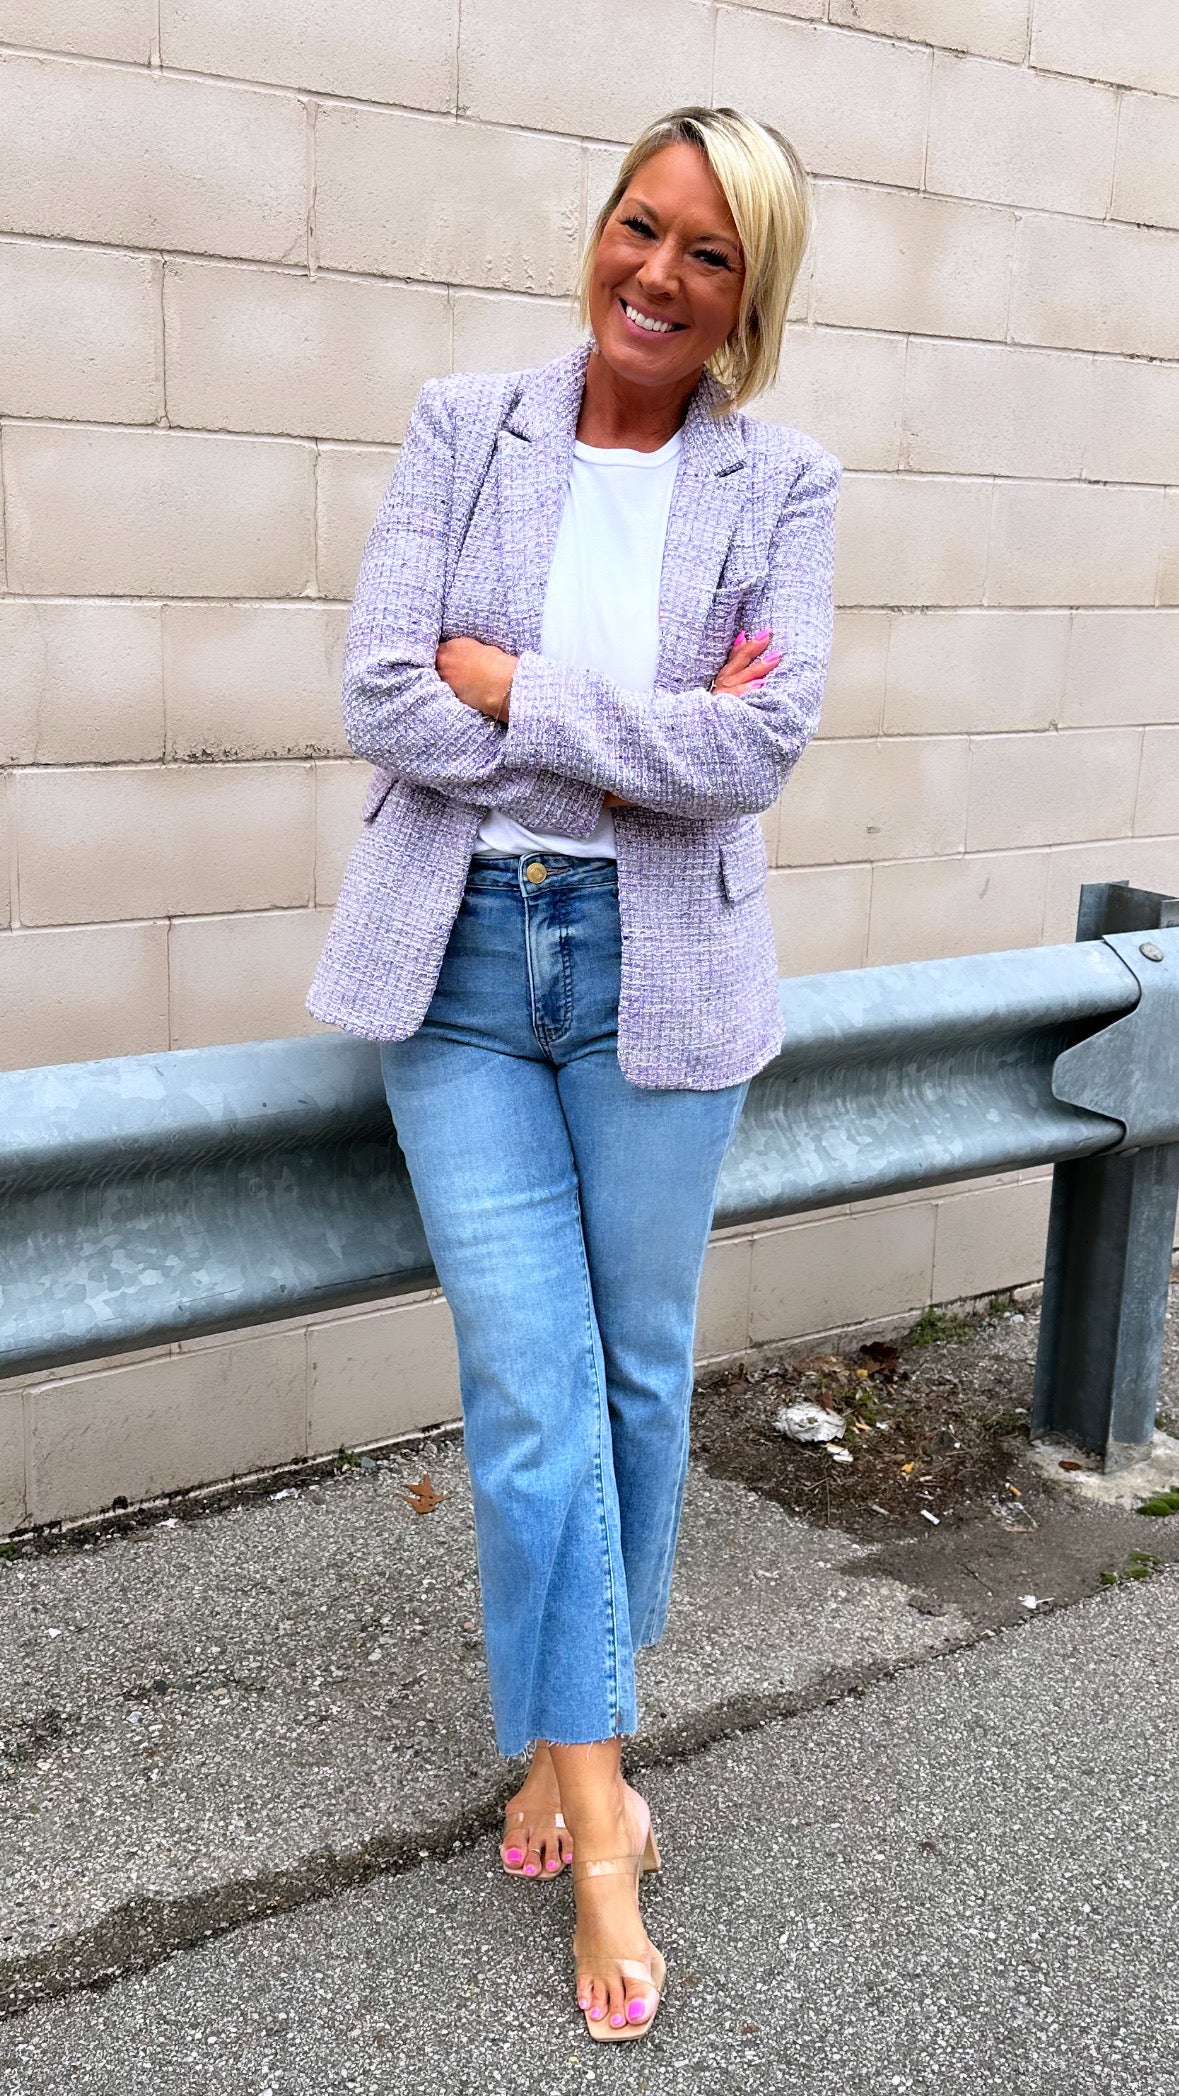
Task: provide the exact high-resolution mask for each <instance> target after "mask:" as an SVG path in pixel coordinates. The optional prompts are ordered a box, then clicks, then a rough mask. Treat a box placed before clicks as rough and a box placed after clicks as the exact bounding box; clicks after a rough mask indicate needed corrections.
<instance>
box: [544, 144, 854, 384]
mask: <svg viewBox="0 0 1179 2096" xmlns="http://www.w3.org/2000/svg"><path fill="white" fill-rule="evenodd" d="M679 144H684V145H691V146H696V147H698V149H699V151H700V152H701V153H703V155H704V157H705V159H706V161H707V162H708V165H709V167H710V168H711V170H712V172H713V174H714V175H715V177H716V180H717V182H718V184H719V186H720V189H721V191H722V194H723V196H724V199H725V202H726V203H727V205H728V207H729V210H730V211H731V212H732V214H733V223H734V225H735V226H736V228H737V234H738V237H739V239H740V242H741V249H742V254H743V256H744V261H745V281H744V283H743V285H742V287H741V307H740V311H739V313H738V315H737V322H736V326H735V327H734V328H733V331H732V333H731V334H730V335H729V336H728V338H727V340H726V341H724V342H722V344H721V346H720V348H719V349H718V350H716V351H715V352H714V354H713V355H712V356H711V357H710V358H709V359H708V364H707V366H706V368H707V370H709V371H710V372H711V373H712V375H713V377H714V378H715V379H718V380H719V382H720V384H721V385H722V386H723V387H724V389H725V393H726V395H727V398H723V399H721V400H720V401H719V402H718V403H717V404H716V406H715V407H714V410H713V412H714V413H719V414H727V413H728V412H729V410H730V409H732V408H739V407H743V406H744V404H745V402H746V401H747V400H752V399H753V397H754V395H755V394H757V393H763V392H764V391H765V389H766V387H767V386H771V385H772V384H773V382H774V380H775V378H776V377H777V375H778V363H779V360H780V358H781V354H782V336H783V333H784V330H785V327H786V308H787V306H788V305H789V303H790V293H791V291H792V290H793V288H794V280H795V278H796V277H797V275H798V272H799V268H800V266H801V263H802V258H803V255H804V254H805V252H806V245H807V241H808V239H809V238H810V233H811V226H812V223H813V206H812V203H811V192H810V180H809V177H808V175H807V172H806V169H805V168H804V166H803V164H802V162H801V160H800V159H799V157H798V154H797V153H796V152H795V150H794V147H793V146H792V145H791V143H790V141H789V139H787V138H784V137H783V136H782V133H781V132H780V131H776V130H775V129H774V127H773V125H772V124H759V123H758V122H757V121H756V120H755V118H753V117H750V116H743V115H742V114H741V111H740V110H739V109H724V108H722V109H706V108H704V107H702V106H697V105H692V106H690V107H687V108H684V109H673V110H672V111H671V112H670V114H669V115H667V116H661V117H656V119H655V121H654V123H651V124H648V125H647V127H646V129H645V130H644V131H642V132H640V134H639V136H638V138H636V140H635V142H634V144H633V145H632V146H631V148H630V150H629V151H628V153H627V155H626V158H625V159H624V161H623V163H622V166H621V168H620V169H619V171H618V180H617V181H616V182H615V184H614V187H613V189H612V190H611V192H610V195H609V196H608V197H607V199H606V201H605V203H604V204H603V206H602V208H601V210H600V211H599V213H598V215H597V218H596V219H595V221H594V225H593V230H592V232H591V233H590V236H589V239H588V241H587V242H586V248H585V253H584V255H583V256H582V260H581V271H580V275H579V277H578V283H577V290H576V293H575V301H576V308H577V317H578V319H579V321H580V323H581V325H582V327H589V325H590V285H591V283H592V281H593V270H594V259H595V257H596V255H597V251H598V243H599V241H600V240H601V238H602V234H603V232H604V231H605V229H606V225H607V222H608V221H609V219H610V218H611V216H612V215H613V213H614V212H615V211H616V210H617V208H618V206H619V204H620V203H621V201H622V198H623V197H624V196H625V194H626V192H627V190H628V189H629V187H630V185H631V183H632V181H633V180H634V178H635V176H636V175H637V173H638V171H639V169H640V168H641V167H643V166H645V164H646V162H647V161H648V160H650V159H651V158H652V156H653V155H654V154H656V153H659V152H662V150H663V148H664V147H665V146H671V145H679Z"/></svg>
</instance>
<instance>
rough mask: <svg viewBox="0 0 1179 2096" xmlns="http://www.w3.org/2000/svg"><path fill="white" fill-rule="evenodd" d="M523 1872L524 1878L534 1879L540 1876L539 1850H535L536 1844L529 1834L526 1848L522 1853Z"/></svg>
mask: <svg viewBox="0 0 1179 2096" xmlns="http://www.w3.org/2000/svg"><path fill="white" fill-rule="evenodd" d="M523 1871H524V1876H525V1877H526V1878H536V1877H539V1876H540V1871H541V1855H540V1850H539V1849H538V1848H537V1846H536V1843H535V1841H534V1839H533V1837H532V1835H531V1834H529V1836H528V1847H527V1849H526V1850H525V1852H524V1863H523Z"/></svg>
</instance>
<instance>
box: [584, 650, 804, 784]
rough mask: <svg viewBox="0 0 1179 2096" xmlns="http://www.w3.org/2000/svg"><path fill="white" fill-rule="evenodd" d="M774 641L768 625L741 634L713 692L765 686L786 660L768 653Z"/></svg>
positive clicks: (718, 674)
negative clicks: (748, 635) (750, 634)
mask: <svg viewBox="0 0 1179 2096" xmlns="http://www.w3.org/2000/svg"><path fill="white" fill-rule="evenodd" d="M771 639H772V634H771V632H770V628H769V627H768V626H767V627H766V628H765V631H764V632H762V633H755V634H754V636H753V639H752V640H746V638H745V635H744V634H743V633H739V634H738V635H737V638H736V640H735V641H734V642H733V645H732V647H731V649H730V650H729V659H728V661H727V662H726V663H725V665H724V668H723V669H721V670H718V672H717V675H716V678H715V680H714V682H713V685H712V689H713V691H727V692H733V693H735V694H736V695H737V696H738V697H739V696H740V695H741V693H742V692H745V691H754V690H756V689H757V687H758V686H759V685H761V684H764V683H765V681H766V678H767V677H768V676H769V673H770V671H771V670H772V669H776V668H777V665H778V664H779V663H780V662H781V660H782V657H781V655H767V654H766V652H765V650H766V647H767V645H768V643H769V641H770V640H771ZM631 805H632V804H631V802H630V801H624V800H623V798H622V795H621V794H619V793H604V794H603V795H602V806H603V807H604V808H629V807H630V806H631Z"/></svg>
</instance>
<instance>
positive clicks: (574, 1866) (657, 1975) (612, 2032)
mask: <svg viewBox="0 0 1179 2096" xmlns="http://www.w3.org/2000/svg"><path fill="white" fill-rule="evenodd" d="M662 1862H663V1859H662V1857H661V1856H660V1854H659V1844H658V1842H657V1841H656V1839H655V1829H654V1827H653V1826H652V1825H651V1822H650V1819H649V1818H648V1821H647V1838H646V1841H645V1842H644V1844H643V1847H642V1850H641V1852H640V1853H639V1854H637V1855H630V1856H605V1857H602V1858H600V1859H597V1860H592V1861H590V1860H587V1861H586V1862H584V1863H581V1862H578V1861H577V1860H576V1859H575V1860H574V1861H573V1862H572V1863H571V1864H570V1866H569V1868H570V1870H571V1871H572V1872H573V1879H574V1883H576V1882H577V1880H578V1879H579V1878H594V1877H603V1876H606V1875H607V1874H613V1873H617V1874H618V1875H619V1876H621V1874H622V1873H623V1872H624V1871H625V1872H629V1873H632V1874H633V1876H634V1881H635V1898H636V1899H637V1898H638V1891H639V1880H640V1878H641V1877H642V1876H643V1874H644V1872H646V1871H649V1870H659V1869H661V1868H662ZM573 1942H574V1957H576V1955H577V1934H576V1931H574V1939H573ZM607 1957H609V1953H607ZM609 1962H610V1964H612V1965H613V1966H614V1967H615V1968H616V1970H617V1971H618V1972H620V1973H621V1975H622V1977H623V1979H624V1980H633V1981H635V1982H636V1984H637V1985H638V1986H640V1987H641V1988H642V1990H643V1994H644V1997H645V1998H646V2001H647V2003H648V2005H649V2011H650V2012H649V2014H648V2015H646V2016H644V2017H643V2018H642V2020H641V2022H633V2023H632V2022H627V2023H621V2024H612V2023H610V2022H608V2021H607V2019H606V2018H605V2017H599V2018H597V2019H591V2017H590V2012H589V2010H588V2009H584V2010H583V2011H582V2014H583V2015H584V2017H585V2027H586V2029H587V2030H588V2032H589V2034H590V2037H591V2038H597V2039H599V2040H601V2039H614V2038H642V2037H645V2035H646V2033H647V2032H648V2031H649V2030H650V2028H651V2025H652V2024H653V2023H654V2021H655V2016H656V2013H657V2011H658V2008H659V2004H660V2002H661V2001H662V1999H663V1993H664V1989H665V1987H666V1986H667V1965H666V1962H665V1960H664V1958H663V1956H662V1954H661V1952H659V1951H657V1950H656V1948H655V1945H654V1944H652V1945H651V1956H650V1960H649V1961H648V1960H646V1959H643V1958H613V1957H609ZM652 1994H654V1996H655V1999H654V2002H652V2001H651V1996H652Z"/></svg>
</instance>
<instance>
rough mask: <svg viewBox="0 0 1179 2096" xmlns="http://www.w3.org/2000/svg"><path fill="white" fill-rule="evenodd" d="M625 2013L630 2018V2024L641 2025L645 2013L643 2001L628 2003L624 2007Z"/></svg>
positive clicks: (645, 2007) (645, 2006) (645, 2005)
mask: <svg viewBox="0 0 1179 2096" xmlns="http://www.w3.org/2000/svg"><path fill="white" fill-rule="evenodd" d="M626 2013H627V2015H628V2016H629V2017H630V2020H631V2022H632V2023H641V2022H642V2020H643V2018H644V2016H645V2015H646V2013H647V2004H646V2002H645V2001H631V2002H628V2003H627V2007H626Z"/></svg>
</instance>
